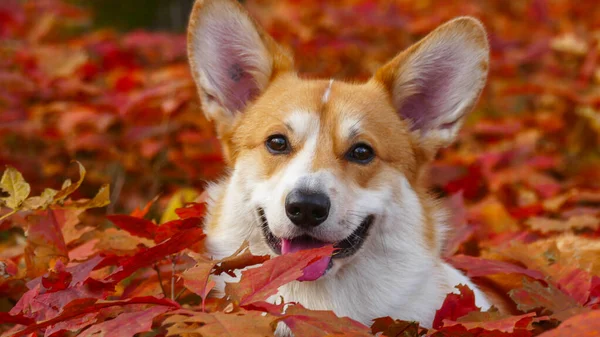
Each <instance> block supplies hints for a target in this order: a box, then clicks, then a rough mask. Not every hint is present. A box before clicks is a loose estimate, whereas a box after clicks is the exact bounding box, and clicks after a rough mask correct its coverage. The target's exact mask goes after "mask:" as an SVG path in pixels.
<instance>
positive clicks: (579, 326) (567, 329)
mask: <svg viewBox="0 0 600 337" xmlns="http://www.w3.org/2000/svg"><path fill="white" fill-rule="evenodd" d="M599 330H600V310H594V311H589V312H584V313H581V314H579V315H576V316H573V317H570V318H568V319H566V320H565V321H564V322H562V324H561V325H559V326H558V328H556V329H554V330H550V331H546V332H544V333H542V334H541V335H539V337H565V336H582V337H583V336H594V335H597V334H598V331H599Z"/></svg>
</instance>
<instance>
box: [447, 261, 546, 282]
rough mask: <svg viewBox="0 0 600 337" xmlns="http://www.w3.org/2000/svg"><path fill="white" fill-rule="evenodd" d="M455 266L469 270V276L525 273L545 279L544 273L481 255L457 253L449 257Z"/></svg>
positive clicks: (538, 278) (535, 277)
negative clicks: (488, 258)
mask: <svg viewBox="0 0 600 337" xmlns="http://www.w3.org/2000/svg"><path fill="white" fill-rule="evenodd" d="M447 260H448V262H450V263H451V264H452V265H453V266H454V267H456V268H458V269H461V270H464V271H466V272H467V276H469V277H480V276H488V275H494V274H523V275H527V276H529V277H531V278H534V279H537V280H544V274H542V273H540V272H539V271H537V270H531V269H527V268H523V267H520V266H517V265H515V264H512V263H508V262H503V261H496V260H487V259H484V258H481V257H474V256H467V255H455V256H451V257H449V258H447Z"/></svg>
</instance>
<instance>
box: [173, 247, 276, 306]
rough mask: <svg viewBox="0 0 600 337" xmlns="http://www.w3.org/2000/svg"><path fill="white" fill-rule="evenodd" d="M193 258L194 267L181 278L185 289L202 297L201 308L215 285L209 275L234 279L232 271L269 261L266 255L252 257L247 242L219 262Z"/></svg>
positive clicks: (197, 257)
mask: <svg viewBox="0 0 600 337" xmlns="http://www.w3.org/2000/svg"><path fill="white" fill-rule="evenodd" d="M193 257H194V258H195V259H196V262H197V263H196V265H194V266H193V267H192V268H189V269H187V270H186V271H184V272H183V274H182V275H181V277H182V278H183V280H184V286H185V287H186V288H188V289H189V290H191V291H192V292H194V293H196V294H198V295H200V297H202V305H203V307H204V305H205V301H206V298H207V295H208V293H209V292H210V290H211V289H212V288H213V287H214V286H215V284H216V283H215V282H214V281H209V276H210V275H211V274H215V275H220V274H222V273H227V274H228V275H229V276H231V277H235V273H234V272H233V271H234V270H240V269H243V268H246V267H249V266H253V265H257V264H260V263H263V262H264V261H266V260H268V259H269V256H268V255H262V256H256V255H253V254H252V253H251V252H250V247H249V244H248V242H244V243H243V244H242V245H241V246H240V248H239V249H238V250H237V251H236V252H235V253H233V254H232V255H231V256H228V257H226V258H223V259H221V260H206V259H204V258H202V257H201V256H196V255H195V254H194V256H193Z"/></svg>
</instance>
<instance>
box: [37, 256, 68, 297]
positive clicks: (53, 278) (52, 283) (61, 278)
mask: <svg viewBox="0 0 600 337" xmlns="http://www.w3.org/2000/svg"><path fill="white" fill-rule="evenodd" d="M72 279H73V276H72V275H71V273H69V272H67V271H66V270H65V265H64V264H63V263H62V262H61V261H60V260H58V261H57V262H56V267H55V270H52V271H50V273H49V274H48V276H44V277H42V286H44V288H46V289H47V291H48V292H55V291H59V290H63V289H66V288H67V287H68V286H69V284H70V283H71V280H72Z"/></svg>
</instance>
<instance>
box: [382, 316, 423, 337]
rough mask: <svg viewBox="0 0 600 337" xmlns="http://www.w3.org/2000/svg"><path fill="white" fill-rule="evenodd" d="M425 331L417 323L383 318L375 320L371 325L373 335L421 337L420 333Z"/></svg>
mask: <svg viewBox="0 0 600 337" xmlns="http://www.w3.org/2000/svg"><path fill="white" fill-rule="evenodd" d="M422 330H424V329H423V328H420V327H419V323H417V322H408V321H401V320H394V319H393V318H391V317H389V316H387V317H381V318H376V319H374V320H373V324H372V325H371V333H372V334H374V335H375V334H377V333H379V332H382V333H383V335H382V336H387V337H396V336H420V334H419V333H420V331H422Z"/></svg>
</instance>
